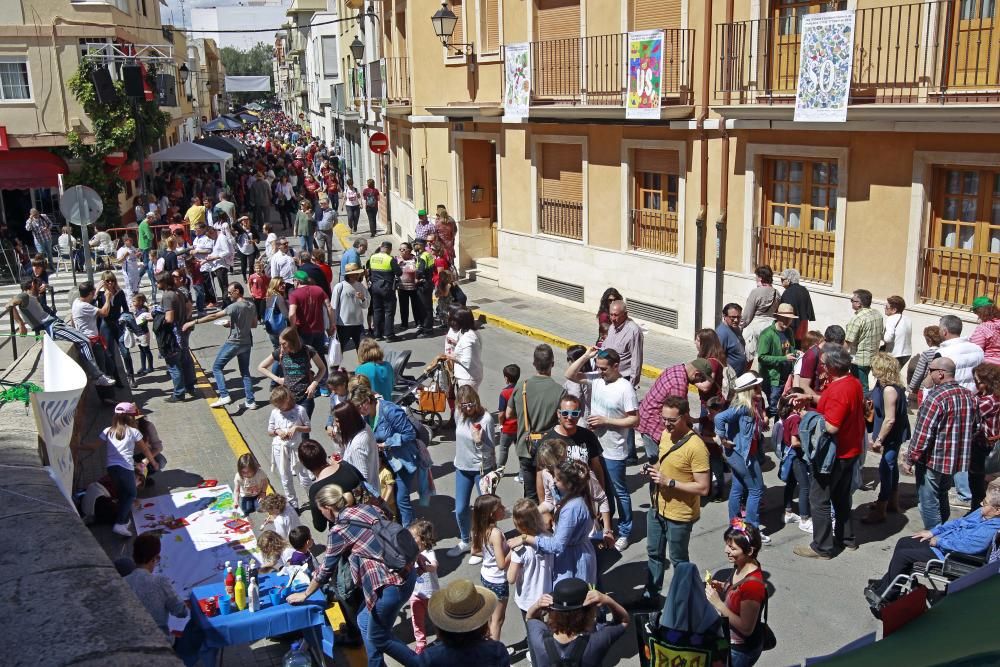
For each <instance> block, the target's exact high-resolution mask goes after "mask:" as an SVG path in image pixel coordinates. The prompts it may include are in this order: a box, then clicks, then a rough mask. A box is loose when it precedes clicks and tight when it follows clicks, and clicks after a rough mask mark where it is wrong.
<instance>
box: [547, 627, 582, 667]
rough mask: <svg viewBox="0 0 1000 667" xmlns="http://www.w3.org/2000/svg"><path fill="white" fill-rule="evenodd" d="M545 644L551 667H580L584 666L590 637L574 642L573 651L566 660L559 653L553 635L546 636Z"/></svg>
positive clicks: (578, 638) (577, 639)
mask: <svg viewBox="0 0 1000 667" xmlns="http://www.w3.org/2000/svg"><path fill="white" fill-rule="evenodd" d="M581 640H582V641H581ZM543 643H544V644H545V653H546V655H547V656H548V658H549V662H548V664H549V665H551V667H580V665H582V664H583V654H584V653H586V652H587V644H588V643H590V635H589V634H586V635H583V636H582V637H576V638H575V639H574V640H573V650H572V651H570V652H569V655H567V656H566V657H565V658H564V657H563V656H562V654H560V653H559V648H558V646H557V645H556V640H555V639H553V638H552V635H551V634H546V635H545V638H544V640H543Z"/></svg>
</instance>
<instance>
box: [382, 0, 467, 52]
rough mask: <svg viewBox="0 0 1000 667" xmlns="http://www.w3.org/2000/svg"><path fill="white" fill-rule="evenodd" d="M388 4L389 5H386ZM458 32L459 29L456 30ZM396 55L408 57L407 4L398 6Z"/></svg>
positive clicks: (403, 3) (398, 4)
mask: <svg viewBox="0 0 1000 667" xmlns="http://www.w3.org/2000/svg"><path fill="white" fill-rule="evenodd" d="M386 4H388V3H386ZM455 30H456V31H457V30H458V28H455ZM396 55H397V56H398V57H400V58H405V57H406V2H405V0H404V1H403V2H402V3H397V5H396Z"/></svg>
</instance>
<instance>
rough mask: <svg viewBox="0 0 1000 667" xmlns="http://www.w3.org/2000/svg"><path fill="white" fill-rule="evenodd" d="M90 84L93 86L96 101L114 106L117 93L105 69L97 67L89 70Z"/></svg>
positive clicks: (109, 74)
mask: <svg viewBox="0 0 1000 667" xmlns="http://www.w3.org/2000/svg"><path fill="white" fill-rule="evenodd" d="M90 82H91V83H92V84H94V92H95V93H96V94H97V101H98V102H100V103H101V104H114V103H115V102H117V101H118V91H117V90H115V82H114V81H112V80H111V72H109V71H108V68H107V67H98V68H97V69H94V70H91V72H90Z"/></svg>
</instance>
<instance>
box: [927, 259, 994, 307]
mask: <svg viewBox="0 0 1000 667" xmlns="http://www.w3.org/2000/svg"><path fill="white" fill-rule="evenodd" d="M983 294H985V295H987V296H989V297H991V298H992V299H993V300H994V301H996V300H997V298H1000V254H998V253H976V252H970V251H968V250H955V249H950V248H927V249H925V250H924V264H923V273H922V276H921V282H920V297H921V298H922V299H923V300H924V301H931V302H935V303H940V304H944V305H949V306H969V305H970V304H971V303H972V300H973V299H975V298H976V297H977V296H980V295H983Z"/></svg>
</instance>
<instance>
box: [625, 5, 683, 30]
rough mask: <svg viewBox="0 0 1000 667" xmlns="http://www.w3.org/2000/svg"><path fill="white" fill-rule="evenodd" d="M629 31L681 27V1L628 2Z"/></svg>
mask: <svg viewBox="0 0 1000 667" xmlns="http://www.w3.org/2000/svg"><path fill="white" fill-rule="evenodd" d="M629 18H630V19H631V20H630V23H629V29H630V30H655V29H656V28H680V27H681V0H629Z"/></svg>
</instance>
